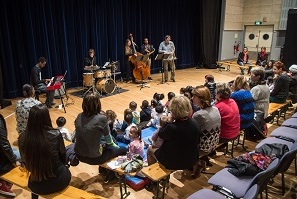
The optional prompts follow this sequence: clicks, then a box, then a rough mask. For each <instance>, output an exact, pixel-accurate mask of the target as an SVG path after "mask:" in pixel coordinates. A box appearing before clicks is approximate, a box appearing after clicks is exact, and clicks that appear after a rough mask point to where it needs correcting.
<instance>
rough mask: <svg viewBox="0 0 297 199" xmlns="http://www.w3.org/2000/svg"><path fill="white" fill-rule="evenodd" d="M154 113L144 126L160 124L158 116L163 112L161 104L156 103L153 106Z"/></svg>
mask: <svg viewBox="0 0 297 199" xmlns="http://www.w3.org/2000/svg"><path fill="white" fill-rule="evenodd" d="M155 111H156V114H155V115H154V116H152V119H151V120H150V121H149V122H148V123H147V125H146V126H152V127H154V128H158V127H159V125H160V117H161V116H162V115H163V114H164V109H163V106H162V105H161V104H159V105H157V106H156V108H155Z"/></svg>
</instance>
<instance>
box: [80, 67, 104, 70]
mask: <svg viewBox="0 0 297 199" xmlns="http://www.w3.org/2000/svg"><path fill="white" fill-rule="evenodd" d="M99 68H100V67H99V66H85V68H84V70H98V69H99Z"/></svg>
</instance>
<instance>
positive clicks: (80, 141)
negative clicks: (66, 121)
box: [67, 93, 127, 181]
mask: <svg viewBox="0 0 297 199" xmlns="http://www.w3.org/2000/svg"><path fill="white" fill-rule="evenodd" d="M82 109H83V112H82V113H79V114H78V116H77V118H76V119H75V122H74V124H75V131H76V134H75V136H76V142H75V145H74V151H75V153H76V156H77V158H78V159H79V161H81V162H84V163H87V164H90V165H99V164H102V163H104V162H106V161H107V160H110V159H112V158H114V157H117V156H119V155H125V154H126V152H127V149H126V148H124V147H118V146H117V145H116V144H115V143H114V142H113V140H112V136H111V134H110V128H109V125H108V120H107V118H106V116H105V114H103V113H102V112H101V102H100V96H99V94H97V93H95V94H93V93H91V94H88V95H86V96H85V97H84V99H83V102H82ZM101 137H104V139H105V142H106V144H107V147H104V148H103V147H102V146H101V145H100V140H101ZM70 147H73V145H70V146H68V147H67V149H69V148H70ZM68 151H69V152H70V151H71V150H68ZM100 171H102V172H104V171H105V170H104V169H102V170H101V168H100ZM105 174H106V176H105V181H108V180H109V179H110V178H112V177H113V176H112V175H113V173H105Z"/></svg>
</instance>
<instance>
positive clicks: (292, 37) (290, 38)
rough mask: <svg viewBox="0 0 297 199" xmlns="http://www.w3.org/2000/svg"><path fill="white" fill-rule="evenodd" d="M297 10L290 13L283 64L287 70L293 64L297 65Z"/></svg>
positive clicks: (291, 10)
mask: <svg viewBox="0 0 297 199" xmlns="http://www.w3.org/2000/svg"><path fill="white" fill-rule="evenodd" d="M296 27H297V9H290V10H289V11H288V21H287V30H286V38H285V45H284V53H283V62H284V64H285V66H286V68H287V69H289V67H290V66H291V65H292V64H297V50H296V46H297V37H296V35H297V28H296Z"/></svg>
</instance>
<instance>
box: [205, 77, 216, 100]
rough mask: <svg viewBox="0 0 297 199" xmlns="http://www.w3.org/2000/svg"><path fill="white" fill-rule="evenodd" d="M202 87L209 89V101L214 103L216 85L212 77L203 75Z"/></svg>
mask: <svg viewBox="0 0 297 199" xmlns="http://www.w3.org/2000/svg"><path fill="white" fill-rule="evenodd" d="M204 86H206V87H207V88H208V89H209V91H210V95H211V99H212V101H213V102H214V101H215V100H216V83H215V80H214V77H213V75H205V83H204Z"/></svg>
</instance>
